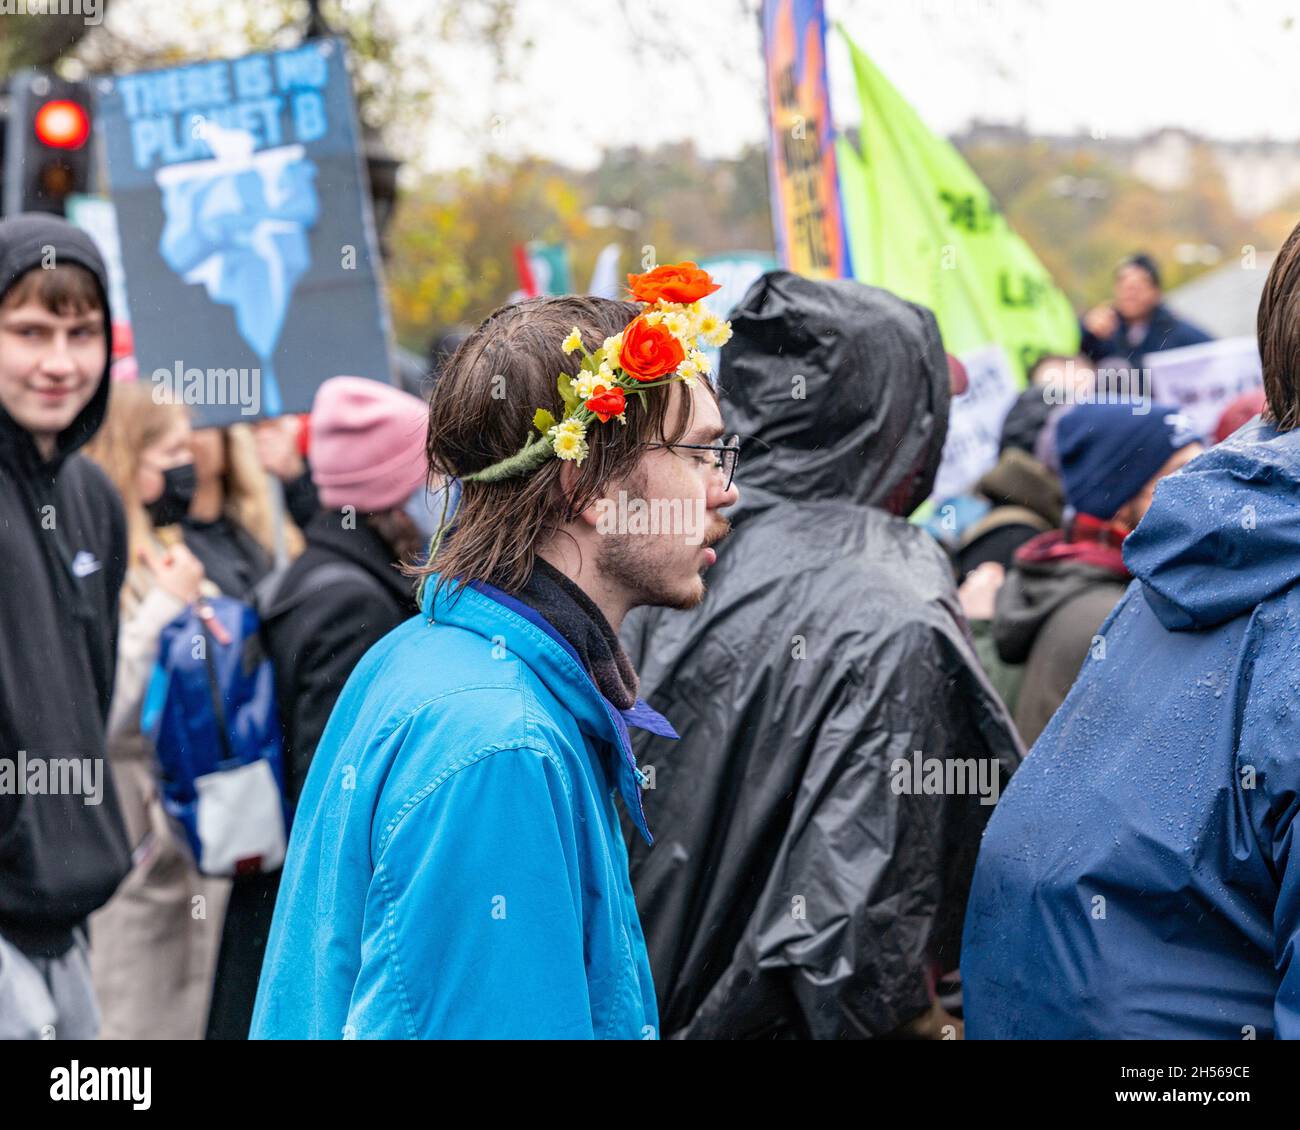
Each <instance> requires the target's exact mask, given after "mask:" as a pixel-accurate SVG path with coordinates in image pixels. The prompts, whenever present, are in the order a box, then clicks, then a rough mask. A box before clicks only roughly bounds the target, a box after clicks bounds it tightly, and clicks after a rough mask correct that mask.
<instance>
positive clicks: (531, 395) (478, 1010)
mask: <svg viewBox="0 0 1300 1130" xmlns="http://www.w3.org/2000/svg"><path fill="white" fill-rule="evenodd" d="M629 286H630V290H631V299H632V301H630V302H615V301H611V300H607V299H597V298H576V297H566V298H542V299H534V300H532V301H530V302H524V303H520V304H517V305H513V306H507V307H504V308H503V309H500V310H498V311H497V312H496V313H494V314H492V315H491V316H490V317H489V318H488V319H487V320H486V321H485V322H484V323H483V324H482V325H481V326H480V327H479V328H478V329H477V330H476V331H475V332H474V334H473V335H471V337H470V338H469V339H468V340H467V341H466V342H465V343H464V345H463V346H462V347H461V348H460V349H459V350H458V351H457V353H456V355H455V356H454V357H453V358H452V360H451V361H450V363H449V364H448V367H447V369H446V370H445V372H444V374H443V376H442V378H441V380H440V381H439V384H438V390H437V394H436V396H435V398H434V400H433V403H432V405H431V410H430V417H429V439H428V460H429V468H430V473H431V474H453V475H456V476H458V477H459V478H460V480H461V485H462V491H461V501H460V504H459V508H458V510H457V512H456V514H455V515H454V516H453V515H446V516H445V517H444V522H443V528H442V530H440V531H439V534H438V535H437V536H436V537H435V538H434V541H433V544H432V545H431V547H430V555H429V564H428V566H427V567H426V568H425V569H424V570H423V571H422V572H423V576H422V578H421V584H422V591H421V600H420V605H421V609H422V611H421V614H420V615H418V616H416V617H415V618H413V619H411V620H410V621H408V622H407V623H406V624H404V625H402V626H401V627H399V628H398V629H396V630H395V631H393V632H392V633H390V634H389V635H388V636H386V637H385V638H384V639H383V640H381V641H380V642H379V643H378V644H377V645H376V646H375V647H374V648H373V649H371V651H370V652H369V653H368V654H367V655H366V657H365V658H364V659H363V660H362V661H361V663H360V664H359V665H358V666H357V668H356V669H355V671H354V673H353V675H352V677H351V678H350V680H349V681H348V684H347V686H346V687H345V688H344V690H343V693H342V695H341V696H340V698H339V700H338V703H337V705H336V707H335V709H334V713H333V714H332V716H331V718H330V722H329V724H328V726H327V728H326V730H325V733H324V735H323V736H322V738H321V742H320V745H319V747H318V749H317V753H316V758H315V760H314V762H313V764H312V768H311V771H310V773H309V775H308V777H307V781H306V785H305V787H304V789H303V792H302V796H301V800H300V803H299V812H298V817H297V820H296V821H295V824H294V831H293V838H292V842H291V844H290V847H289V854H288V859H287V861H286V863H285V869H284V881H283V883H282V886H281V890H280V897H279V902H278V905H277V907H276V912H275V921H274V924H273V926H272V930H271V936H270V940H269V943H268V947H267V953H266V958H265V962H264V965H263V971H262V979H261V984H260V988H259V994H258V1001H257V1006H256V1011H255V1015H254V1019H253V1026H252V1032H251V1034H252V1035H253V1036H254V1037H296V1038H370V1037H533V1038H536V1037H556V1038H601V1037H615V1038H631V1039H652V1038H656V1037H657V1036H658V1013H657V1008H656V1003H655V992H654V987H653V985H652V984H651V977H650V968H649V962H648V960H647V957H646V951H645V943H644V940H643V937H642V932H641V926H640V922H639V920H638V917H637V910H636V905H635V902H634V901H633V896H632V889H631V886H630V884H629V881H628V869H627V854H626V850H625V847H624V843H623V838H622V835H621V832H620V826H619V817H618V812H617V807H616V801H615V794H617V796H618V797H619V798H621V802H622V804H623V805H624V806H625V808H626V810H627V812H628V815H629V817H630V819H631V821H632V823H633V824H634V825H635V826H636V827H637V829H638V831H639V832H640V834H641V835H642V836H644V837H645V839H646V840H647V842H648V841H649V840H650V832H649V830H648V829H647V828H646V825H645V817H644V814H643V812H642V809H641V800H640V786H641V783H642V782H643V780H644V775H643V774H642V773H641V771H640V770H639V769H638V768H637V766H636V764H635V761H634V760H633V758H632V754H631V745H630V742H629V734H628V730H629V727H640V728H643V729H648V730H651V731H652V732H655V733H658V734H661V735H665V736H675V735H674V734H673V731H672V727H671V726H670V725H669V723H668V722H667V721H666V720H665V719H664V718H662V717H661V716H659V715H658V714H656V713H655V712H654V711H652V710H651V709H650V708H649V707H648V706H646V705H645V704H644V703H643V702H641V701H640V700H639V699H638V697H637V677H636V673H635V671H633V669H632V666H631V664H630V662H629V661H628V659H627V656H626V655H625V654H624V652H623V649H622V647H621V646H620V645H619V642H618V636H617V632H618V629H619V626H620V624H621V623H622V620H623V617H624V615H625V614H626V612H627V611H628V610H629V609H631V608H633V607H636V606H638V605H662V606H668V607H673V608H689V607H692V606H694V605H695V604H697V603H698V602H699V601H700V600H701V599H702V597H703V593H704V582H703V578H702V573H703V572H704V570H706V569H707V568H708V566H709V565H711V564H712V563H713V562H714V561H715V560H716V556H715V554H714V551H713V549H712V548H710V546H711V544H712V543H714V542H716V541H717V540H718V539H719V538H721V537H722V536H724V535H725V533H726V532H727V528H728V527H727V523H726V521H725V520H724V519H723V518H722V517H721V516H720V514H719V511H720V510H721V509H722V508H724V507H727V506H731V505H732V504H734V503H735V501H736V499H737V492H736V490H735V489H734V488H733V487H732V485H731V475H732V472H733V471H734V469H735V460H736V458H737V445H736V443H735V442H734V440H724V439H723V436H722V417H721V414H720V412H719V409H718V404H717V401H716V397H715V395H714V393H713V390H712V388H711V386H710V385H709V383H708V381H706V380H703V379H701V378H702V377H703V376H704V375H705V374H707V372H708V362H707V360H706V358H705V355H704V353H703V352H702V350H701V346H703V345H720V344H722V343H723V342H725V340H726V338H727V336H728V335H729V333H730V329H729V327H728V325H727V324H726V323H725V322H721V321H719V320H718V319H717V318H716V317H714V316H713V315H711V314H709V313H708V312H707V311H705V310H704V309H703V307H702V306H701V305H700V300H701V299H702V298H704V297H706V296H707V295H708V294H710V293H712V292H713V291H715V290H717V289H718V288H717V286H716V285H715V284H714V283H713V282H712V280H711V279H710V278H709V276H708V275H707V274H706V273H705V272H704V271H701V270H700V269H699V268H698V267H696V266H695V264H693V263H683V264H679V265H675V266H665V267H659V268H656V269H655V270H652V271H649V272H647V273H646V274H643V275H633V276H629ZM521 440H523V441H524V442H523V445H522V447H521V446H520V441H521ZM628 496H632V497H635V498H638V499H642V500H645V501H646V502H647V503H649V504H651V505H656V504H657V505H660V506H662V507H663V508H664V510H665V511H666V512H668V513H679V514H681V513H685V512H687V510H688V509H689V510H692V511H693V512H695V513H697V514H699V515H701V516H702V518H703V519H704V520H703V522H702V524H701V525H697V524H695V523H689V524H686V523H683V524H682V525H681V528H672V527H670V528H668V529H663V528H657V529H655V530H654V532H653V533H650V534H647V533H641V532H632V531H631V530H612V531H611V530H609V529H608V528H607V525H606V523H604V522H602V521H601V516H602V514H604V513H607V512H608V508H609V507H610V506H611V505H613V504H615V500H616V499H622V500H626V498H627V497H628Z"/></svg>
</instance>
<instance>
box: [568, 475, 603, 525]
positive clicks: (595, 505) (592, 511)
mask: <svg viewBox="0 0 1300 1130" xmlns="http://www.w3.org/2000/svg"><path fill="white" fill-rule="evenodd" d="M581 473H582V472H581V471H580V470H579V468H578V466H577V464H576V463H574V462H572V461H571V460H567V459H566V460H564V462H563V464H562V466H561V467H560V492H561V493H562V494H563V496H564V499H565V512H566V513H569V512H570V511H569V500H571V499H572V498H573V493H574V491H575V490H576V489H577V485H578V477H579V475H580V474H581ZM599 502H600V499H599V498H595V499H592V501H591V503H590V505H588V506H587V507H586V508H585V509H583V510H580V511H578V513H577V514H576V515H574V517H573V521H575V522H585V523H586V524H587V525H589V526H592V527H594V526H595V525H596V523H597V522H599V521H600V506H599Z"/></svg>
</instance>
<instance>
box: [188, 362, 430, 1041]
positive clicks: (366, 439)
mask: <svg viewBox="0 0 1300 1130" xmlns="http://www.w3.org/2000/svg"><path fill="white" fill-rule="evenodd" d="M427 431H428V409H427V408H426V406H425V405H424V403H423V402H422V401H420V400H418V399H416V398H415V397H414V396H411V395H410V394H409V393H405V392H402V391H400V390H399V389H395V388H392V387H390V386H388V385H385V384H382V383H380V382H378V381H371V380H365V379H364V378H361V377H334V378H332V379H330V380H328V381H326V382H325V383H324V384H322V385H321V387H320V389H319V390H318V391H317V394H316V399H315V402H314V403H313V405H312V413H311V436H312V449H311V472H312V476H313V480H314V482H315V484H316V487H317V491H318V493H319V496H320V500H321V503H322V505H323V509H321V510H319V511H318V512H317V513H316V515H315V516H314V517H312V518H311V519H310V520H309V521H308V523H307V527H306V529H305V530H304V535H305V537H306V540H307V548H306V550H305V551H304V552H303V554H302V556H301V557H299V558H298V559H297V560H296V561H295V562H294V563H293V565H291V566H290V567H289V569H288V571H287V572H286V573H285V574H284V575H283V577H280V578H274V577H273V578H272V581H271V582H270V583H269V584H268V586H267V589H268V591H266V592H265V593H263V594H262V599H261V600H260V602H259V603H260V604H261V609H262V621H263V629H262V630H263V636H264V638H265V640H266V646H267V651H268V653H269V654H270V656H271V660H272V662H273V664H274V665H275V673H276V695H277V699H278V702H279V707H280V724H281V727H282V729H283V732H284V765H285V788H286V791H287V792H288V795H289V798H290V800H291V801H295V802H296V801H297V799H298V794H299V792H300V791H301V789H302V785H303V781H304V780H305V779H306V777H307V770H308V768H310V766H311V760H312V756H313V755H314V754H315V752H316V745H317V743H318V742H319V741H320V736H321V734H322V733H323V732H324V730H325V723H326V722H327V721H328V720H329V716H330V712H331V711H332V710H333V708H334V702H335V700H336V699H337V698H338V696H339V692H340V691H342V690H343V684H344V683H346V682H347V680H348V676H349V675H350V674H352V668H353V667H355V666H356V665H357V662H358V661H359V660H360V659H361V657H362V656H363V655H365V653H366V652H367V651H368V650H369V649H370V647H371V646H372V645H373V644H374V643H376V642H377V641H378V640H379V639H381V638H382V637H383V636H385V635H387V634H388V632H390V631H392V629H393V628H396V627H397V626H398V625H399V624H400V623H402V622H403V621H404V620H406V619H408V618H409V617H411V616H413V615H414V614H415V612H416V605H415V600H414V582H413V581H411V580H410V579H409V578H407V577H405V576H403V574H402V573H401V572H399V570H398V564H399V563H401V562H408V561H410V560H411V558H412V557H413V556H414V555H415V554H416V553H417V552H419V551H420V550H421V549H422V548H423V547H424V546H425V545H426V544H427V543H428V539H429V536H430V534H431V533H432V531H433V528H434V524H435V523H436V521H437V518H438V512H435V511H433V510H432V509H431V506H430V503H429V502H428V501H426V491H425V475H426V462H425V456H424V448H425V439H426V435H427ZM440 509H441V508H440V507H439V508H438V511H439V512H440ZM279 885H280V872H279V871H276V872H274V873H272V874H267V875H248V876H240V877H237V878H236V879H235V881H234V886H233V890H232V893H231V898H230V903H229V905H228V907H227V910H226V923H225V930H224V933H223V935H222V941H221V953H220V956H219V958H218V964H217V975H216V985H215V989H214V992H213V998H212V1007H211V1010H210V1012H209V1014H208V1039H212V1040H220V1039H229V1040H242V1039H244V1038H245V1037H247V1035H248V1028H249V1023H250V1022H251V1020H252V1016H253V1002H254V1000H255V998H256V996H257V982H258V977H259V974H260V972H261V968H262V955H263V952H264V950H265V947H266V938H267V934H268V932H269V931H270V928H271V915H272V912H273V910H274V909H275V899H276V894H277V893H278V890H279Z"/></svg>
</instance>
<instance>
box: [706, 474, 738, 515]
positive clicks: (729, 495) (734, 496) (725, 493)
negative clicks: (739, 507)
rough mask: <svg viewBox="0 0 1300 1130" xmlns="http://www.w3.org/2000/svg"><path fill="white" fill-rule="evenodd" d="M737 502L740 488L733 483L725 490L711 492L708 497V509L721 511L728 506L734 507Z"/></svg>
mask: <svg viewBox="0 0 1300 1130" xmlns="http://www.w3.org/2000/svg"><path fill="white" fill-rule="evenodd" d="M739 500H740V487H738V486H737V485H736V483H735V482H734V481H733V482H732V483H731V485H730V486H728V487H727V489H726V490H717V489H714V490H713V492H712V493H711V494H710V495H709V509H710V510H722V509H725V508H726V507H728V506H735V505H736V503H737V502H738V501H739Z"/></svg>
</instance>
